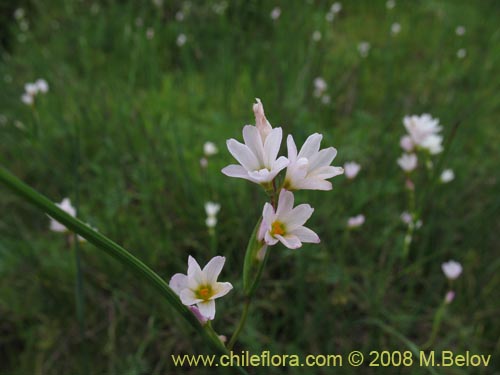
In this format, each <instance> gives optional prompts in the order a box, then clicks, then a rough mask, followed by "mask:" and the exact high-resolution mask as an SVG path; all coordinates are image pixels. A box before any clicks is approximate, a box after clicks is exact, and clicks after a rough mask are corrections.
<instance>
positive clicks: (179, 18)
mask: <svg viewBox="0 0 500 375" xmlns="http://www.w3.org/2000/svg"><path fill="white" fill-rule="evenodd" d="M184 17H185V16H184V13H183V12H182V11H180V10H179V11H178V12H177V13H175V19H176V20H177V21H179V22H182V21H184Z"/></svg>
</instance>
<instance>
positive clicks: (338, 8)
mask: <svg viewBox="0 0 500 375" xmlns="http://www.w3.org/2000/svg"><path fill="white" fill-rule="evenodd" d="M341 10H342V4H341V3H339V2H336V3H333V4H332V6H331V7H330V11H331V12H332V13H339V12H340V11H341Z"/></svg>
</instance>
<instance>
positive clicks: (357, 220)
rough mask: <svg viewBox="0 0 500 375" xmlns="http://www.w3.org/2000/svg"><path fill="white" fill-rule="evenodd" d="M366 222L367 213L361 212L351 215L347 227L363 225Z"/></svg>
mask: <svg viewBox="0 0 500 375" xmlns="http://www.w3.org/2000/svg"><path fill="white" fill-rule="evenodd" d="M364 223H365V215H362V214H360V215H357V216H353V217H350V218H349V219H348V220H347V227H348V228H350V229H353V228H358V227H360V226H362V225H363V224H364Z"/></svg>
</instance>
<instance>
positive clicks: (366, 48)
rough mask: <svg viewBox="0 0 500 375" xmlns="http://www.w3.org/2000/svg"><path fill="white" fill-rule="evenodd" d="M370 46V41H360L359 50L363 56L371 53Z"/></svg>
mask: <svg viewBox="0 0 500 375" xmlns="http://www.w3.org/2000/svg"><path fill="white" fill-rule="evenodd" d="M370 48H371V45H370V43H369V42H365V41H363V42H360V43H359V44H358V52H359V54H360V56H361V57H367V56H368V54H369V53H370Z"/></svg>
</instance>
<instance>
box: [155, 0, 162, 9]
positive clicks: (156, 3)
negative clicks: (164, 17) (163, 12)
mask: <svg viewBox="0 0 500 375" xmlns="http://www.w3.org/2000/svg"><path fill="white" fill-rule="evenodd" d="M153 5H154V6H155V7H158V8H161V6H162V5H163V0H153Z"/></svg>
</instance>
